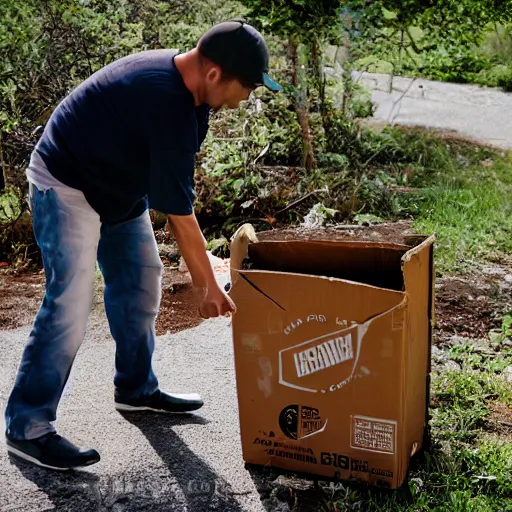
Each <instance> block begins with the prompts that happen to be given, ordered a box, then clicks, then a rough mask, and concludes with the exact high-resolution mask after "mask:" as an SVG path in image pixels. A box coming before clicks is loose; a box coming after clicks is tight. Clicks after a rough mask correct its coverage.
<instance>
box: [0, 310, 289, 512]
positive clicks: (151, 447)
mask: <svg viewBox="0 0 512 512" xmlns="http://www.w3.org/2000/svg"><path fill="white" fill-rule="evenodd" d="M28 332H29V328H28V327H26V328H21V329H18V330H13V331H0V347H2V348H1V356H0V406H1V408H2V414H3V409H4V405H5V401H6V399H7V397H8V393H9V391H10V388H11V386H12V384H13V381H14V377H15V373H16V369H17V366H18V364H19V359H20V357H21V353H22V350H23V347H24V345H25V342H26V338H27V335H28ZM231 344H232V342H231V330H230V327H229V325H228V320H227V319H224V318H223V319H217V320H210V321H206V322H204V323H203V324H201V325H200V326H199V327H197V328H196V329H193V330H189V331H184V332H182V333H180V334H178V335H174V336H162V337H159V338H158V343H157V348H156V351H155V362H154V366H155V371H156V374H157V376H158V377H159V380H160V385H161V387H162V389H166V390H172V391H176V392H188V391H194V392H195V391H197V392H200V393H201V394H202V395H203V396H204V398H205V406H204V408H203V409H201V410H200V411H197V413H196V414H195V415H187V416H181V417H175V416H172V415H165V416H162V415H158V414H154V413H138V414H136V413H132V414H131V415H129V414H125V415H121V414H120V413H119V412H117V411H116V410H115V409H114V407H113V391H114V388H113V384H112V379H113V375H114V373H113V372H114V370H113V365H114V343H113V341H112V339H111V337H110V334H109V332H108V327H107V324H106V319H105V317H104V315H103V314H99V313H95V314H94V315H93V317H92V318H91V322H90V325H89V328H88V332H87V335H86V339H85V342H84V344H83V345H82V347H81V349H80V351H79V353H78V357H77V359H76V361H75V366H74V369H73V372H72V375H71V379H70V383H71V385H70V386H69V387H68V389H67V390H66V391H65V396H64V398H63V401H62V402H61V407H60V410H59V415H58V420H57V428H58V431H59V432H60V433H61V434H63V435H67V436H69V437H70V438H71V439H72V440H73V441H75V442H76V443H78V444H82V443H83V444H85V445H88V446H93V447H95V448H97V449H98V451H99V452H100V454H101V456H102V460H101V461H100V462H99V463H98V464H96V465H94V466H91V467H90V468H87V469H86V470H80V471H76V472H74V473H71V474H66V473H55V472H51V471H47V470H45V469H42V468H34V467H32V466H28V465H26V464H24V463H22V462H17V461H15V459H12V458H10V457H8V455H7V453H6V451H5V445H4V444H3V441H0V511H1V512H7V511H27V512H28V511H30V512H34V511H43V510H58V511H66V512H88V511H103V510H113V511H117V512H120V511H134V512H135V511H144V510H148V511H151V512H157V511H177V512H181V511H190V512H200V511H202V510H219V511H222V512H236V511H255V512H256V511H264V510H270V508H266V507H264V505H263V504H262V501H261V499H260V495H259V493H258V492H257V490H256V484H255V481H254V480H257V476H256V475H254V474H252V473H251V472H249V471H248V470H246V469H245V468H244V463H243V461H242V455H241V446H240V440H239V430H238V410H237V399H236V387H235V381H234V368H233V357H232V345H231ZM2 422H3V418H2ZM0 427H1V429H2V430H1V431H2V432H3V431H4V424H3V423H2V424H0ZM0 439H2V440H3V436H2V437H1V438H0ZM282 510H288V509H282Z"/></svg>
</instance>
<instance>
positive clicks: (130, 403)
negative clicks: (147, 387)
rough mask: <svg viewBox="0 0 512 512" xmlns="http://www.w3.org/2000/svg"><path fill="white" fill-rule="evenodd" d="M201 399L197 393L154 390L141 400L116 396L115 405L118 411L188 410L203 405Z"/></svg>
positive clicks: (193, 409)
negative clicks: (175, 393) (180, 393)
mask: <svg viewBox="0 0 512 512" xmlns="http://www.w3.org/2000/svg"><path fill="white" fill-rule="evenodd" d="M203 403H204V402H203V399H202V398H201V396H200V395H198V394H197V393H190V394H185V395H174V394H173V395H171V394H169V393H164V392H163V391H160V390H158V391H156V392H155V393H153V394H152V395H150V396H149V397H147V398H145V399H143V400H124V399H122V398H119V397H116V399H115V407H116V409H117V410H118V411H126V412H132V411H155V412H190V411H195V410H197V409H200V408H201V407H202V406H203Z"/></svg>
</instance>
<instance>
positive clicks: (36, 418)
mask: <svg viewBox="0 0 512 512" xmlns="http://www.w3.org/2000/svg"><path fill="white" fill-rule="evenodd" d="M30 204H31V208H32V215H33V227H34V233H35V237H36V240H37V243H38V245H39V247H40V249H41V253H42V257H43V264H44V270H45V275H46V293H45V296H44V299H43V301H42V303H41V306H40V308H39V311H38V313H37V315H36V317H35V320H34V324H33V327H32V331H31V333H30V336H29V339H28V343H27V346H26V347H25V350H24V353H23V357H22V360H21V364H20V367H19V369H18V374H17V377H16V381H15V384H14V388H13V390H12V393H11V395H10V397H9V401H8V403H7V407H6V410H5V419H6V426H7V435H9V437H12V438H14V439H19V440H23V439H34V438H37V437H40V436H42V435H44V434H46V433H48V432H53V431H55V428H54V427H53V425H52V424H51V423H50V422H53V421H55V419H56V412H57V406H58V404H59V401H60V398H61V395H62V392H63V390H64V387H65V385H66V381H67V379H68V377H69V373H70V370H71V366H72V364H73V361H74V359H75V356H76V353H77V351H78V349H79V348H80V345H81V343H82V341H83V338H84V334H85V329H86V324H87V319H88V316H89V313H90V310H91V304H92V297H93V286H94V274H95V266H96V261H98V263H99V267H100V270H101V272H102V274H103V278H104V281H105V293H104V301H105V311H106V314H107V318H108V322H109V326H110V332H111V333H112V337H113V338H114V340H115V342H116V358H115V366H116V372H115V377H114V385H115V394H116V398H117V399H120V400H123V399H138V398H143V397H145V396H148V395H150V394H151V393H153V392H155V391H156V390H157V389H158V381H157V378H156V377H155V375H154V373H153V370H152V365H151V363H152V356H153V350H154V346H155V318H156V315H157V313H158V309H159V306H160V298H161V275H162V268H163V265H162V262H161V260H160V257H159V254H158V250H157V245H156V241H155V237H154V234H153V229H152V226H151V221H150V218H149V212H148V211H147V210H146V211H145V212H144V213H143V214H142V215H141V216H140V217H137V218H135V219H133V220H129V221H126V222H123V223H120V224H116V225H108V224H105V223H101V222H100V219H99V216H98V215H97V214H96V212H95V211H94V210H93V209H92V208H91V207H90V206H89V204H88V203H87V202H86V200H85V198H84V196H83V194H82V193H81V192H79V191H76V190H74V189H70V188H68V187H62V188H49V189H46V190H38V189H37V188H36V187H35V186H32V185H31V200H30Z"/></svg>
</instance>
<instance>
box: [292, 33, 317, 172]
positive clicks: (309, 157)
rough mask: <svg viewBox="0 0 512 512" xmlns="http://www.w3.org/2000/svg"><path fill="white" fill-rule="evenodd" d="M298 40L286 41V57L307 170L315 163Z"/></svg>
mask: <svg viewBox="0 0 512 512" xmlns="http://www.w3.org/2000/svg"><path fill="white" fill-rule="evenodd" d="M298 46H299V45H298V41H297V39H296V38H295V37H293V36H292V37H290V39H289V42H288V58H289V59H290V65H291V71H292V85H293V87H294V88H295V111H296V112H297V119H298V121H299V125H300V131H301V136H302V145H303V151H302V166H303V167H305V168H306V170H307V171H310V170H311V169H313V167H314V165H315V156H314V151H313V144H312V142H311V130H310V127H309V112H308V102H307V94H306V88H305V86H304V81H305V80H304V76H303V75H304V73H301V72H300V69H299V68H300V65H299V52H298Z"/></svg>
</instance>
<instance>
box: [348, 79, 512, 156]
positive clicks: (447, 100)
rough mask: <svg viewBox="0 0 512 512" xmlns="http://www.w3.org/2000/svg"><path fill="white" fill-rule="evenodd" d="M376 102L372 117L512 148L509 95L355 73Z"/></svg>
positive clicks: (486, 90)
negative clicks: (452, 133)
mask: <svg viewBox="0 0 512 512" xmlns="http://www.w3.org/2000/svg"><path fill="white" fill-rule="evenodd" d="M352 76H353V78H354V79H355V80H356V81H358V82H359V83H360V84H362V85H364V86H365V87H366V88H367V89H369V90H370V91H371V94H372V99H373V101H374V102H375V103H376V105H377V110H376V112H375V114H374V119H376V120H378V121H385V122H387V123H394V124H399V125H412V126H424V127H428V128H438V129H441V130H450V131H454V132H457V133H459V134H461V135H462V136H464V137H467V138H469V139H473V140H475V141H480V142H484V143H487V144H490V145H493V146H496V147H499V148H503V149H512V115H511V113H512V94H511V93H505V92H503V91H501V90H499V89H492V88H485V87H479V86H477V85H465V84H452V83H444V82H434V81H431V80H423V79H413V78H403V77H391V76H390V75H384V74H377V73H361V72H354V73H353V75H352Z"/></svg>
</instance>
